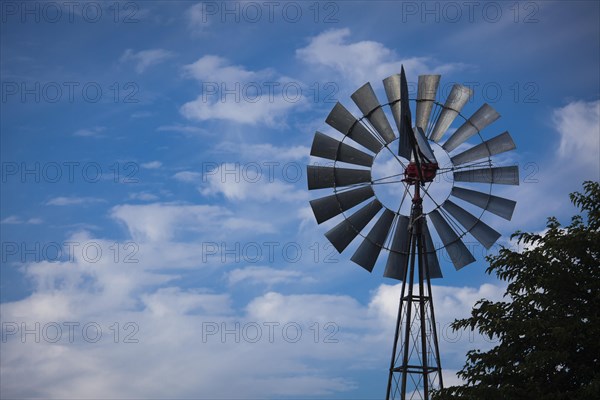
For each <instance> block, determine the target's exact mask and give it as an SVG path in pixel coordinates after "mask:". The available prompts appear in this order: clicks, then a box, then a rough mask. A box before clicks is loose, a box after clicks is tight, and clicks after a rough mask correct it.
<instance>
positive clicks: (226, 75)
mask: <svg viewBox="0 0 600 400" xmlns="http://www.w3.org/2000/svg"><path fill="white" fill-rule="evenodd" d="M184 73H185V75H186V76H187V77H190V78H193V79H196V80H197V81H198V82H199V83H200V84H201V92H202V93H201V94H200V95H199V96H198V97H197V98H196V100H193V101H190V102H187V103H185V104H184V105H183V106H182V107H181V109H180V111H181V114H182V115H183V116H184V117H185V118H188V119H191V120H196V121H207V120H221V121H231V122H236V123H240V124H249V125H256V124H265V125H269V126H274V125H277V124H280V123H282V121H284V120H285V117H286V115H287V114H288V113H289V112H290V110H291V109H293V108H297V107H301V106H303V105H304V104H306V101H305V100H306V99H305V98H303V97H299V98H296V97H294V98H292V97H291V96H286V93H284V92H282V88H284V87H286V86H285V85H286V84H287V83H289V82H290V81H292V82H294V83H295V84H296V85H298V84H299V83H298V82H297V81H293V80H291V79H288V78H285V77H283V76H281V75H280V74H277V73H276V72H275V71H274V70H272V69H263V70H258V71H253V70H250V69H247V68H246V67H244V66H242V65H234V64H232V63H231V62H230V61H229V60H227V59H226V58H223V57H220V56H216V55H206V56H203V57H201V58H200V59H198V60H197V61H196V62H194V63H192V64H189V65H186V66H185V67H184ZM226 93H228V94H227V95H226ZM223 96H226V97H223Z"/></svg>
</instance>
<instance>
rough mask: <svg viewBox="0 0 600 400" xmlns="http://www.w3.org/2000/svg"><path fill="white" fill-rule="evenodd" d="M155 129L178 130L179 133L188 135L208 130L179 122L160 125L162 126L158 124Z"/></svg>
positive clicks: (161, 130)
mask: <svg viewBox="0 0 600 400" xmlns="http://www.w3.org/2000/svg"><path fill="white" fill-rule="evenodd" d="M156 130H157V131H159V132H179V133H184V134H190V135H191V134H202V135H206V134H209V132H208V131H207V130H206V129H204V128H200V127H198V126H192V125H181V124H175V125H162V126H159V127H158V128H156Z"/></svg>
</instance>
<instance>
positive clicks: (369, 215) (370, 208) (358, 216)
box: [325, 199, 382, 253]
mask: <svg viewBox="0 0 600 400" xmlns="http://www.w3.org/2000/svg"><path fill="white" fill-rule="evenodd" d="M381 208H382V205H381V203H380V202H379V200H377V199H375V200H373V201H371V202H370V203H369V204H367V205H366V206H364V207H363V208H361V209H360V210H358V211H357V212H355V213H354V214H352V215H351V216H349V217H348V219H344V220H343V221H342V222H340V223H339V224H337V225H336V226H334V227H333V228H331V229H330V230H329V231H328V232H327V233H326V234H325V236H326V237H327V239H329V241H330V242H331V244H332V245H333V247H335V249H336V250H337V251H338V252H339V253H341V252H342V251H344V249H345V248H346V247H348V245H349V244H350V243H351V242H352V241H353V240H354V238H355V237H356V236H358V234H359V232H360V231H361V230H362V229H363V228H364V227H365V226H366V225H367V224H368V223H369V221H371V220H372V219H373V217H375V215H376V214H377V213H378V212H379V210H381Z"/></svg>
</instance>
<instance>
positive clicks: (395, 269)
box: [383, 215, 410, 280]
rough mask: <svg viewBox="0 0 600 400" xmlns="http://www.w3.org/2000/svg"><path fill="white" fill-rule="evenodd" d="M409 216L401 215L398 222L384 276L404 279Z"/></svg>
mask: <svg viewBox="0 0 600 400" xmlns="http://www.w3.org/2000/svg"><path fill="white" fill-rule="evenodd" d="M408 222H409V218H408V217H406V216H404V215H399V216H398V218H397V223H396V230H395V231H394V237H393V238H392V245H391V246H390V254H389V256H388V259H387V263H386V265H385V271H384V273H383V276H385V277H386V278H393V279H398V280H403V279H404V271H405V267H406V264H407V260H408V239H409V237H410V232H408Z"/></svg>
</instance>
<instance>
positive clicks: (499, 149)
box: [451, 132, 517, 165]
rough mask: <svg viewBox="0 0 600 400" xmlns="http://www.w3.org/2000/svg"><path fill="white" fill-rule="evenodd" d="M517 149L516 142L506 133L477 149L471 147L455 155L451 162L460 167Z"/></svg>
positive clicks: (478, 146)
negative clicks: (460, 165)
mask: <svg viewBox="0 0 600 400" xmlns="http://www.w3.org/2000/svg"><path fill="white" fill-rule="evenodd" d="M516 147H517V146H515V142H513V140H512V138H511V137H510V134H509V133H508V132H504V133H501V134H500V135H498V136H496V137H493V138H491V139H490V140H486V141H485V142H483V143H480V144H478V145H477V146H475V147H471V148H470V149H468V150H466V151H463V152H462V153H460V154H457V155H455V156H454V157H452V158H451V160H452V164H454V165H459V164H464V163H468V162H469V161H476V160H481V159H482V158H485V157H491V156H494V155H496V154H500V153H504V152H506V151H510V150H514V149H515V148H516Z"/></svg>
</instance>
